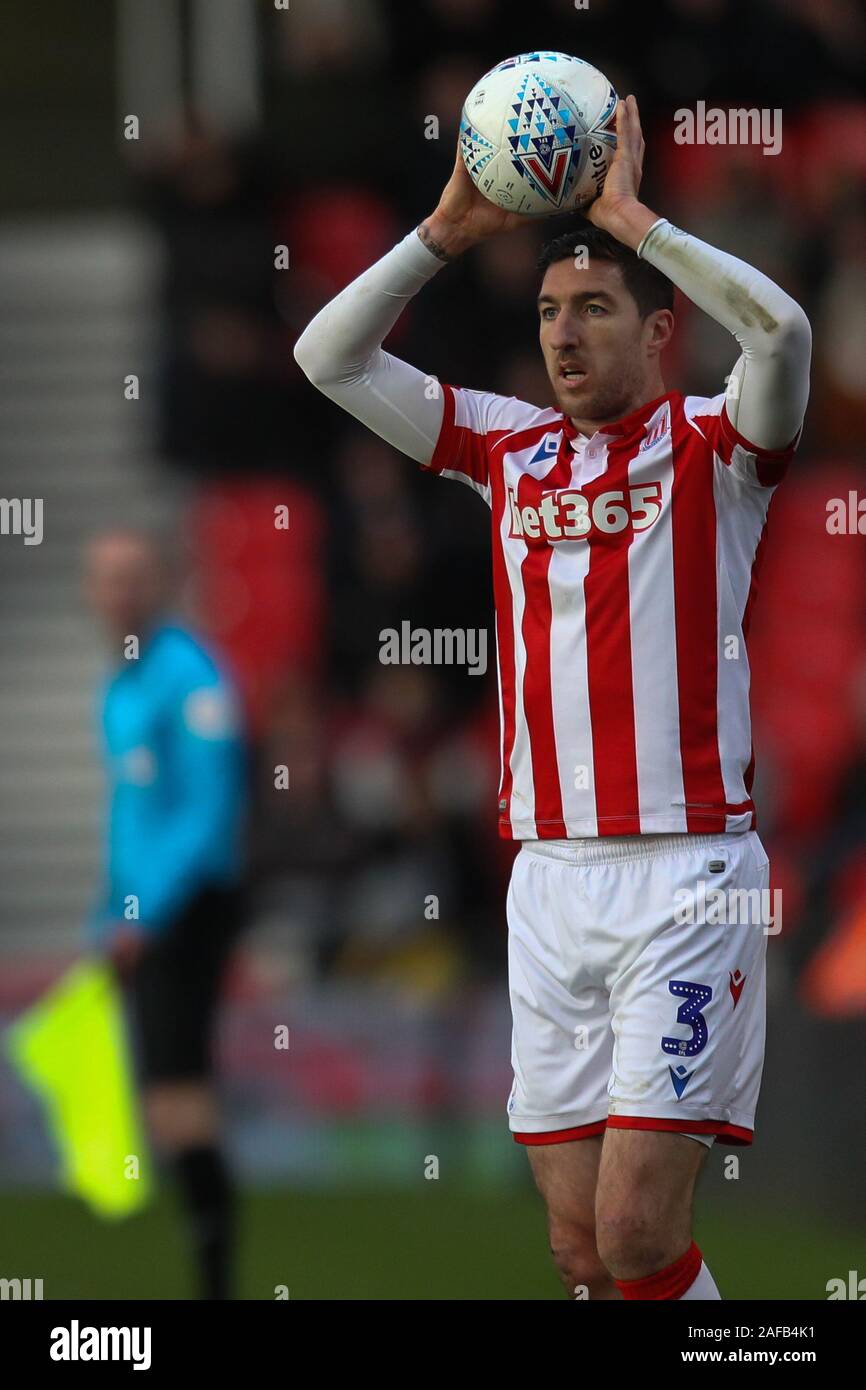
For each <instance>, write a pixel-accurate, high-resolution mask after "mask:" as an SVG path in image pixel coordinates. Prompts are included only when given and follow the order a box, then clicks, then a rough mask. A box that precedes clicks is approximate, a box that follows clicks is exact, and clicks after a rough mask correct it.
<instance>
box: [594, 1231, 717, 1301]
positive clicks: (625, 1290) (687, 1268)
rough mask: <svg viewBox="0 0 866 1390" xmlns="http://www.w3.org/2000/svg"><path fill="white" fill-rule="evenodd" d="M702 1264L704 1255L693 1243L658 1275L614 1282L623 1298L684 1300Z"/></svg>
mask: <svg viewBox="0 0 866 1390" xmlns="http://www.w3.org/2000/svg"><path fill="white" fill-rule="evenodd" d="M702 1263H703V1255H702V1254H701V1252H700V1250H699V1249H698V1247H697V1245H696V1244H695V1242H694V1241H692V1243H691V1245H690V1246H689V1248H688V1250H687V1251H686V1253H685V1254H684V1255H680V1257H679V1259H678V1260H674V1262H673V1264H671V1265H665V1267H664V1269H660V1270H658V1272H657V1273H656V1274H647V1275H646V1277H645V1278H643V1279H614V1281H613V1282H614V1283H615V1284H616V1286H617V1288H618V1289H619V1291H620V1293H621V1294H622V1296H623V1298H666V1299H677V1298H682V1296H683V1294H684V1293H685V1291H686V1289H688V1288H689V1287H690V1286H691V1285H692V1284H693V1283H694V1282H695V1280H696V1279H697V1277H698V1272H699V1270H700V1267H701V1265H702Z"/></svg>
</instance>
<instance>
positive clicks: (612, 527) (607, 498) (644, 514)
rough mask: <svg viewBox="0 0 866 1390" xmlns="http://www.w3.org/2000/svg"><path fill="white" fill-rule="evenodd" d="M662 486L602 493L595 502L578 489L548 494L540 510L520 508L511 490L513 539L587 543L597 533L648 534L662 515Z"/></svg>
mask: <svg viewBox="0 0 866 1390" xmlns="http://www.w3.org/2000/svg"><path fill="white" fill-rule="evenodd" d="M661 494H662V486H661V483H641V484H640V486H636V487H630V488H625V489H622V488H621V489H619V490H617V491H613V492H600V493H599V494H598V496H597V497H594V498H593V499H592V501H590V500H589V498H588V497H586V496H585V495H584V494H583V493H582V492H579V491H577V489H575V488H562V489H561V490H560V491H551V492H545V493H543V494H542V498H541V501H540V502H539V504H538V506H537V507H534V506H531V505H529V504H526V505H525V506H522V507H521V506H520V505H519V503H518V501H517V493H516V491H515V489H514V488H509V489H508V507H509V511H510V513H511V526H510V529H509V532H508V534H509V536H510V537H512V538H516V537H518V536H519V537H521V538H522V539H523V540H530V541H539V540H540V541H583V540H586V538H587V536H590V535H591V534H592V533H593V532H601V533H602V534H604V535H614V534H616V532H618V531H626V530H631V531H646V530H647V528H648V527H650V526H652V524H653V522H654V521H655V520H656V519H657V518H658V517H659V516H660V514H661V509H662V504H661Z"/></svg>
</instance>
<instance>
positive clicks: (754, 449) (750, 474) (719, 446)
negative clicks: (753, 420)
mask: <svg viewBox="0 0 866 1390" xmlns="http://www.w3.org/2000/svg"><path fill="white" fill-rule="evenodd" d="M693 418H694V423H695V424H696V425H697V426H698V428H699V429H700V431H701V433H702V434H703V435H704V436H705V438H706V439H707V440H708V442H709V443H710V444H711V445H712V447H713V450H714V451H715V453H717V454H718V456H719V458H720V459H721V460H722V463H723V464H724V465H725V467H726V469H730V471H731V473H732V475H733V476H734V477H736V478H738V479H739V480H740V481H741V482H744V483H746V484H748V485H749V486H751V487H758V488H770V487H776V486H777V484H778V483H780V482H781V481H782V479H783V478H784V476H785V474H786V472H787V470H788V466H789V464H790V462H791V460H792V458H793V457H794V454H795V453H796V450H797V446H798V444H799V442H800V435H801V434H802V431H803V426H802V424H801V425H800V428H799V429H798V430H797V433H796V434H795V435H794V437H793V439H792V440H791V441H790V442H789V443H788V444H786V445H785V447H784V448H783V449H763V448H761V446H760V445H759V444H753V443H752V442H751V440H749V439H746V437H745V435H742V434H741V433H740V432H739V430H737V429H736V428H735V427H734V425H733V424H732V423H731V420H730V417H729V415H728V410H727V397H726V396H725V395H724V394H722V395H720V396H714V397H713V398H712V400H708V401H706V402H705V403H704V404H703V405H702V406H700V407H699V408H698V409H697V411H696V412H695V415H694V417H693Z"/></svg>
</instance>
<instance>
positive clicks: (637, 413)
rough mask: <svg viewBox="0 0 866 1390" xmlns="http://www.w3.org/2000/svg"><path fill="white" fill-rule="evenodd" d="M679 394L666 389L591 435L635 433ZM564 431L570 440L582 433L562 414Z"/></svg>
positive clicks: (621, 435) (593, 436)
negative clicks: (661, 407)
mask: <svg viewBox="0 0 866 1390" xmlns="http://www.w3.org/2000/svg"><path fill="white" fill-rule="evenodd" d="M678 394H679V392H677V391H666V392H665V394H664V395H663V396H656V398H655V400H654V401H645V402H644V404H643V405H639V406H638V408H637V410H632V411H630V412H629V414H628V415H623V417H622V419H620V420H614V421H612V422H611V423H610V424H609V425H601V426H600V427H599V428H598V429H597V430H596V431H595V434H593V435H592V436H591V437H592V438H593V439H594V438H595V436H596V435H615V436H617V437H621V438H625V437H627V436H628V435H631V434H635V433H636V432H637V431H638V430H639V428H640V427H641V426H642V425H644V424H645V423H646V421H647V420H648V419H649V417H650V416H651V415H653V414H654V413H655V412H656V411H657V410H658V408H659V406H660V405H662V404H663V402H664V401H672V400H673V399H674V397H675V396H677V395H678ZM562 433H563V437H564V439H566V440H568V441H569V442H570V441H571V440H573V439H576V438H577V437H578V435H579V434H580V431H579V430H578V429H576V428H575V426H574V425H573V424H572V423H571V420H570V419H569V417H568V416H567V415H563V416H562Z"/></svg>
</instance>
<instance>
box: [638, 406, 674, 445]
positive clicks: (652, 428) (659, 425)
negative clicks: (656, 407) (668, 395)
mask: <svg viewBox="0 0 866 1390" xmlns="http://www.w3.org/2000/svg"><path fill="white" fill-rule="evenodd" d="M645 429H646V434H645V435H644V437H643V439H642V440H641V442H640V444H639V445H638V450H637V451H638V453H639V454H642V453H643V451H644V450H645V449H651V448H652V447H653V445H654V444H658V442H659V440H660V439H664V437H665V435H666V434H670V429H671V407H670V403H669V402H668V401H665V403H664V405H663V406H662V408H661V410H660V411H659V412H658V415H657V417H656V418H655V419H654V420H653V421H652V422H651V423H650V424H649V425H647V426H645Z"/></svg>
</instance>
